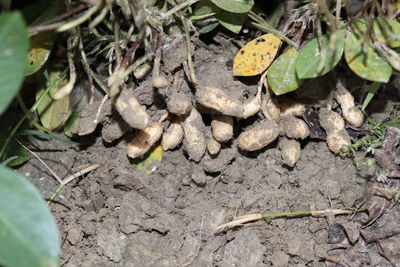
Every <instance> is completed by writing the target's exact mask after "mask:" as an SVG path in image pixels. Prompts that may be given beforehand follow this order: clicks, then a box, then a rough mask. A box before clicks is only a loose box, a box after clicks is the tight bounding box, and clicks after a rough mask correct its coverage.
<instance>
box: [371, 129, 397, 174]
mask: <svg viewBox="0 0 400 267" xmlns="http://www.w3.org/2000/svg"><path fill="white" fill-rule="evenodd" d="M399 143H400V129H398V128H395V127H387V128H386V136H385V139H384V140H383V144H382V147H381V148H380V149H376V150H375V151H374V157H375V159H376V161H377V163H378V164H379V165H380V166H381V167H382V168H385V169H388V170H390V171H392V173H390V174H389V176H390V177H400V166H399V164H400V146H399Z"/></svg>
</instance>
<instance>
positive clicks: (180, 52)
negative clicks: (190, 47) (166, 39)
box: [162, 35, 187, 73]
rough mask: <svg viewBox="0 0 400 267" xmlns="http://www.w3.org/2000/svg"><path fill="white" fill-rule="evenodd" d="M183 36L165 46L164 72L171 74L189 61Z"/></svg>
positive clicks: (163, 53) (163, 54) (163, 55)
mask: <svg viewBox="0 0 400 267" xmlns="http://www.w3.org/2000/svg"><path fill="white" fill-rule="evenodd" d="M185 40H186V39H185V37H184V36H183V35H181V36H178V37H177V38H175V39H174V40H173V41H172V42H171V43H169V44H167V45H165V46H164V47H163V51H162V61H163V66H162V67H163V70H164V71H165V72H166V73H171V72H173V71H174V70H175V69H177V68H178V67H179V66H181V64H182V63H183V62H184V61H185V60H186V59H187V48H186V42H185Z"/></svg>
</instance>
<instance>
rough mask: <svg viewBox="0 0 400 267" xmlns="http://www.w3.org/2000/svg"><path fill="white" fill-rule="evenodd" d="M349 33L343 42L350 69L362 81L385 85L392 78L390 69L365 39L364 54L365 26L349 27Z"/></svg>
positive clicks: (361, 24) (358, 23)
mask: <svg viewBox="0 0 400 267" xmlns="http://www.w3.org/2000/svg"><path fill="white" fill-rule="evenodd" d="M351 29H352V30H351V32H350V33H349V35H348V36H347V38H346V41H345V49H344V50H345V58H346V62H347V64H348V65H349V67H350V69H351V70H352V71H354V72H355V73H356V74H357V75H358V76H360V77H361V78H363V79H366V80H370V81H374V82H382V83H387V82H388V81H389V79H390V76H392V72H393V70H392V67H391V66H390V65H389V63H388V62H387V61H386V60H385V59H384V58H382V57H380V56H379V55H378V53H377V51H376V50H375V48H374V47H373V46H372V44H371V42H370V40H368V38H367V42H368V43H367V44H366V48H367V51H366V53H365V52H364V40H365V32H366V30H367V26H366V25H365V23H363V22H357V23H355V24H354V25H353V26H352V27H351Z"/></svg>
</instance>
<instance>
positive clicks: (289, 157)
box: [279, 137, 301, 167]
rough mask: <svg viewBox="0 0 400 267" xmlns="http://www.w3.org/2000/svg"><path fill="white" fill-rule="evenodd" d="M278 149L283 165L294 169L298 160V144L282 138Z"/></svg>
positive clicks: (299, 152) (299, 151) (299, 150)
mask: <svg viewBox="0 0 400 267" xmlns="http://www.w3.org/2000/svg"><path fill="white" fill-rule="evenodd" d="M279 148H280V149H281V153H282V161H283V163H284V164H286V165H288V166H289V167H294V166H295V165H296V163H297V161H299V159H300V155H301V148H300V143H299V142H298V141H296V140H291V139H288V138H286V137H284V138H282V139H281V140H279Z"/></svg>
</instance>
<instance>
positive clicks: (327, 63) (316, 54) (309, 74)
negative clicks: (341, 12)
mask: <svg viewBox="0 0 400 267" xmlns="http://www.w3.org/2000/svg"><path fill="white" fill-rule="evenodd" d="M331 42H332V43H331ZM330 46H331V47H330ZM343 49H344V31H342V30H340V31H337V32H335V33H334V34H332V35H331V36H329V35H323V36H322V49H321V48H320V46H319V44H318V38H314V39H313V40H311V41H310V42H309V43H308V44H306V45H305V46H304V47H303V48H302V49H301V50H300V53H299V56H298V58H297V60H296V72H297V75H298V76H299V78H300V79H308V78H316V77H319V76H322V75H324V74H326V73H328V72H329V71H330V70H332V69H333V68H334V67H335V66H336V65H337V64H338V63H339V61H340V59H341V58H342V55H343Z"/></svg>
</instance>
